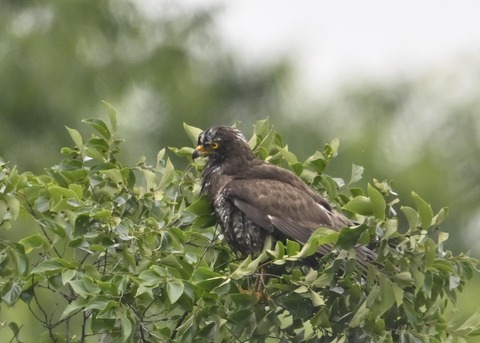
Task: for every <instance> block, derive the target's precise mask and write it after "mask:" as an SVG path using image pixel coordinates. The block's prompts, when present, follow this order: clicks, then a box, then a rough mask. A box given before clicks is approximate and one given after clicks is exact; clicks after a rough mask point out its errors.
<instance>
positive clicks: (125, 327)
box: [117, 307, 133, 342]
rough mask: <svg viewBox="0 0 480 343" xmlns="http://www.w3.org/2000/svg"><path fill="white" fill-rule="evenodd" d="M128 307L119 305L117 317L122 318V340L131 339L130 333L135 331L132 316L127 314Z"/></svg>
mask: <svg viewBox="0 0 480 343" xmlns="http://www.w3.org/2000/svg"><path fill="white" fill-rule="evenodd" d="M127 312H129V311H128V309H126V308H124V307H119V308H118V310H117V317H118V318H120V322H121V323H122V342H127V341H129V338H130V335H131V334H132V331H133V323H132V321H131V319H130V318H128V316H127Z"/></svg>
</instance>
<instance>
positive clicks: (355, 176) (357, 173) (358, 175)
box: [348, 164, 364, 186]
mask: <svg viewBox="0 0 480 343" xmlns="http://www.w3.org/2000/svg"><path fill="white" fill-rule="evenodd" d="M363 171H364V168H363V167H362V166H357V165H356V164H352V173H351V175H350V181H348V185H349V186H350V185H351V184H353V183H355V182H357V181H360V180H361V179H362V176H363Z"/></svg>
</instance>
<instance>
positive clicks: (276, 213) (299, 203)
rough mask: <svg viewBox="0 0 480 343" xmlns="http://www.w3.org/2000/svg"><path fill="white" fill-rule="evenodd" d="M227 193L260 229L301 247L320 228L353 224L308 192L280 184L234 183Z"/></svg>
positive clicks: (251, 180)
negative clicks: (276, 232)
mask: <svg viewBox="0 0 480 343" xmlns="http://www.w3.org/2000/svg"><path fill="white" fill-rule="evenodd" d="M305 188H306V186H305ZM223 191H224V194H225V196H226V198H227V199H228V200H230V201H231V202H232V203H233V204H234V205H235V206H236V207H237V208H238V209H239V210H240V211H242V212H243V213H245V215H246V216H247V217H249V218H250V219H251V220H253V221H254V222H255V223H256V224H257V225H258V226H260V227H262V228H263V229H265V230H267V231H269V232H273V231H274V229H276V230H278V232H279V233H281V234H282V235H284V236H286V237H288V238H290V239H293V240H296V241H298V242H300V243H305V242H306V241H307V240H308V238H309V237H310V236H311V234H312V233H313V232H314V231H315V230H316V229H317V228H319V227H322V226H325V227H330V228H340V227H344V226H347V225H348V223H349V222H348V219H346V218H345V217H343V216H340V215H339V214H337V213H334V212H333V211H331V210H330V208H327V207H325V206H324V205H323V204H322V203H320V202H319V201H317V199H316V198H315V197H312V195H311V193H310V192H308V191H307V189H304V188H298V187H296V186H294V185H292V184H290V183H285V182H282V181H279V180H274V179H233V180H231V181H230V182H228V184H227V185H226V186H225V188H224V190H223ZM321 199H322V198H321Z"/></svg>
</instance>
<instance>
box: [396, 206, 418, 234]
mask: <svg viewBox="0 0 480 343" xmlns="http://www.w3.org/2000/svg"><path fill="white" fill-rule="evenodd" d="M400 210H401V211H402V212H403V214H404V215H405V218H407V222H408V227H409V231H413V230H416V229H417V228H418V225H419V224H420V218H419V216H418V212H417V211H415V210H414V209H413V208H411V207H409V206H402V207H400Z"/></svg>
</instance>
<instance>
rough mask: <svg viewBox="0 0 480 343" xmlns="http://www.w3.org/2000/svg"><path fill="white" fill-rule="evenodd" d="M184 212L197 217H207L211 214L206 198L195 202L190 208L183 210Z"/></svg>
mask: <svg viewBox="0 0 480 343" xmlns="http://www.w3.org/2000/svg"><path fill="white" fill-rule="evenodd" d="M185 212H188V213H191V214H193V215H195V216H197V217H201V216H205V215H209V214H211V213H212V208H211V206H210V202H209V200H208V198H207V197H206V196H203V197H200V198H198V199H197V200H195V201H194V202H193V203H192V204H191V205H190V206H188V207H186V208H185Z"/></svg>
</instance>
